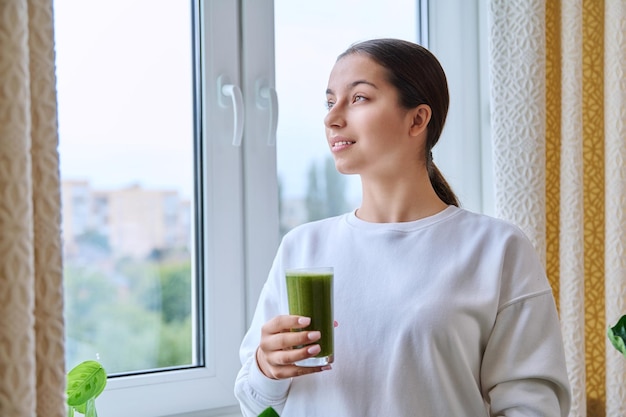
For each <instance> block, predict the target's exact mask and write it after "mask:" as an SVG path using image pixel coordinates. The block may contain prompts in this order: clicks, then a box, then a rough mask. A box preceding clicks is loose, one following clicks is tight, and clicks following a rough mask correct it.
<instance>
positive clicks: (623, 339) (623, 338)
mask: <svg viewBox="0 0 626 417" xmlns="http://www.w3.org/2000/svg"><path fill="white" fill-rule="evenodd" d="M607 336H608V337H609V340H610V341H611V344H612V345H613V346H614V347H615V349H617V350H618V351H620V352H621V353H622V355H624V356H626V315H623V316H622V317H621V318H620V319H619V321H618V322H617V324H616V325H615V326H613V327H609V329H608V330H607Z"/></svg>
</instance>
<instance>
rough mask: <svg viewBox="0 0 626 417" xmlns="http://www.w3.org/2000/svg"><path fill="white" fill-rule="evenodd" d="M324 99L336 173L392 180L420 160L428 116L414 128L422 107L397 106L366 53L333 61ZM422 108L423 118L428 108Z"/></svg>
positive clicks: (392, 90) (395, 97) (394, 94)
mask: <svg viewBox="0 0 626 417" xmlns="http://www.w3.org/2000/svg"><path fill="white" fill-rule="evenodd" d="M326 99H327V102H328V108H329V110H328V114H327V115H326V117H325V118H324V125H325V127H326V138H327V140H328V145H329V147H330V150H331V152H332V154H333V157H334V158H335V166H336V167H337V170H338V171H339V172H341V173H344V174H360V175H361V177H362V178H364V177H375V178H379V179H384V178H390V179H393V178H397V177H398V175H404V174H406V171H407V170H409V169H408V168H409V167H408V166H407V164H412V165H416V164H418V162H419V161H421V160H422V157H421V155H422V154H423V152H424V151H423V148H424V140H425V131H426V128H425V126H426V124H427V122H428V120H426V121H425V122H426V123H423V127H420V128H419V129H416V127H415V125H416V124H415V122H416V118H418V119H419V118H420V117H422V118H423V117H424V115H425V113H424V111H418V110H417V109H405V108H403V107H401V106H400V101H399V98H398V92H397V91H396V88H395V87H394V86H392V85H391V84H390V83H389V82H388V81H387V76H386V69H385V68H383V67H382V66H380V65H379V64H378V63H376V62H375V61H374V60H372V59H371V58H370V57H369V56H368V55H366V54H358V53H357V54H351V55H347V56H345V57H343V58H341V59H340V60H339V61H337V63H336V64H335V66H334V67H333V70H332V72H331V74H330V78H329V81H328V89H327V90H326ZM422 110H423V109H422ZM426 113H427V114H426V116H427V118H428V119H429V118H430V109H429V108H427V111H426ZM420 114H421V116H420ZM422 122H423V120H422ZM420 126H421V125H420ZM422 133H423V134H422Z"/></svg>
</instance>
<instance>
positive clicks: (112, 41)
mask: <svg viewBox="0 0 626 417" xmlns="http://www.w3.org/2000/svg"><path fill="white" fill-rule="evenodd" d="M54 13H55V38H56V57H57V80H58V102H59V106H58V113H59V141H60V161H61V179H62V205H63V212H62V219H63V220H62V221H63V229H62V230H63V249H64V274H65V278H64V279H65V314H66V352H67V353H66V358H67V367H68V369H70V368H72V367H73V366H75V365H76V364H77V363H79V362H81V361H83V360H87V359H97V360H100V361H101V362H102V363H103V365H104V366H105V369H107V372H108V373H109V374H116V373H131V372H136V371H140V370H146V369H155V368H164V367H180V366H188V365H193V364H194V360H195V359H194V358H193V357H192V352H193V351H194V350H193V347H192V343H194V340H195V337H194V334H193V330H192V327H193V320H194V317H193V315H192V311H191V306H192V302H191V301H192V300H191V294H192V285H193V282H192V280H193V278H192V277H193V274H192V271H191V268H192V256H193V254H192V253H191V246H190V242H191V240H192V228H193V221H194V220H193V215H192V207H193V203H192V200H193V198H194V196H193V193H192V190H193V165H194V164H193V113H192V112H193V106H192V91H193V89H192V87H193V86H192V56H191V53H192V46H191V42H192V37H191V33H192V29H191V27H192V25H191V22H192V21H191V9H190V2H189V1H176V2H172V1H166V0H132V1H127V0H109V1H100V2H97V1H88V2H86V1H83V0H55V2H54Z"/></svg>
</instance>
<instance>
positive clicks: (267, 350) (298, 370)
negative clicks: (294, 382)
mask: <svg viewBox="0 0 626 417" xmlns="http://www.w3.org/2000/svg"><path fill="white" fill-rule="evenodd" d="M309 324H311V319H310V318H309V317H301V316H277V317H274V318H273V319H271V320H270V321H268V322H267V323H265V324H264V325H263V327H262V328H261V342H260V343H259V348H258V349H257V351H256V360H257V363H258V365H259V369H260V370H261V372H263V374H265V376H267V377H268V378H272V379H285V378H291V377H294V376H300V375H307V374H312V373H315V372H320V371H325V370H328V369H330V366H329V365H328V366H316V367H310V368H309V367H299V366H296V365H294V362H296V361H299V360H302V359H307V358H310V357H313V356H315V355H317V354H318V353H320V346H319V345H318V344H311V343H314V342H315V341H317V340H319V339H320V337H321V334H320V332H318V331H306V330H303V331H301V332H292V331H291V329H304V328H305V327H307V326H308V325H309ZM302 345H306V346H304V347H301V348H296V346H302Z"/></svg>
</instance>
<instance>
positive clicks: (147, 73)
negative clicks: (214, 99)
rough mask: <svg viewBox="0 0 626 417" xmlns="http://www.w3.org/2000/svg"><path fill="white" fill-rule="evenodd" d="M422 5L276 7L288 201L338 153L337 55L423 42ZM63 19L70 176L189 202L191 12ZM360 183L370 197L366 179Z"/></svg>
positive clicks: (95, 12)
mask: <svg viewBox="0 0 626 417" xmlns="http://www.w3.org/2000/svg"><path fill="white" fill-rule="evenodd" d="M415 3H416V1H415V0H394V1H393V2H392V1H387V0H340V1H337V0H316V1H314V2H312V1H303V0H275V6H274V7H275V26H276V29H275V47H276V52H275V54H276V89H277V94H278V100H279V109H280V110H279V122H278V132H277V158H278V172H279V176H280V177H281V183H282V186H283V193H284V196H285V197H293V198H298V197H302V196H303V195H304V193H305V191H306V185H305V184H306V183H305V179H306V174H307V170H308V167H309V166H310V164H311V161H312V160H316V161H317V160H319V161H321V160H323V159H324V158H325V157H326V156H328V155H329V151H328V149H327V147H326V142H325V137H324V130H323V118H324V115H325V112H326V109H325V107H324V101H325V90H326V83H327V80H328V74H329V73H330V70H331V68H332V65H333V63H334V61H335V58H336V56H337V55H338V54H339V53H341V52H342V51H343V50H344V49H346V48H347V47H348V46H349V45H350V44H351V43H353V42H355V41H358V40H363V39H367V38H372V37H397V38H403V39H409V40H414V41H415V40H416V37H417V35H416V34H417V28H416V16H417V13H416V5H415ZM54 11H55V38H56V39H55V40H56V56H57V89H58V100H59V140H60V146H59V150H60V163H61V176H62V178H63V179H87V180H89V181H90V182H91V183H92V185H93V186H94V187H96V188H105V189H113V188H121V187H125V186H128V185H131V184H141V185H142V186H144V187H148V188H161V189H163V188H165V189H176V190H179V191H180V192H181V194H183V195H184V196H186V197H190V196H191V190H192V184H193V171H192V166H193V163H192V135H193V130H192V121H193V119H192V106H191V103H192V96H191V82H192V80H191V55H190V49H191V47H190V11H189V2H188V1H182V0H108V1H106V2H102V1H100V2H96V1H93V0H55V1H54ZM138 22H139V23H140V24H141V26H140V28H141V29H140V30H138V27H139V26H138ZM244 140H245V138H244ZM165 167H167V168H165ZM349 183H350V185H351V187H352V188H353V189H354V190H357V189H358V188H359V185H358V179H356V178H352V179H351V180H350V182H349ZM354 192H357V191H354Z"/></svg>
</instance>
